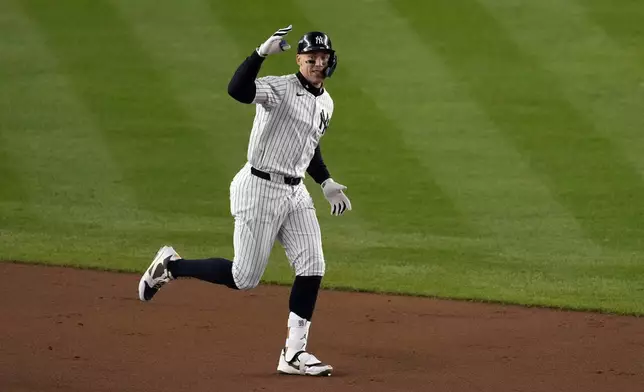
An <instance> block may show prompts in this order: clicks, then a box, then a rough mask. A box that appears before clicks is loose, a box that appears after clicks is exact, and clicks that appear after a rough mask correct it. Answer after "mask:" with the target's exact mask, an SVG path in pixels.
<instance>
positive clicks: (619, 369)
mask: <svg viewBox="0 0 644 392" xmlns="http://www.w3.org/2000/svg"><path fill="white" fill-rule="evenodd" d="M0 276H1V277H2V280H1V283H0V298H1V299H0V303H2V307H1V308H2V312H0V390H1V391H4V392H9V391H11V392H26V391H37V392H49V391H83V392H102V391H110V392H113V391H119V392H120V391H136V392H143V391H156V392H163V391H172V392H183V391H185V392H200V391H208V392H212V391H306V392H315V391H334V392H343V391H370V392H378V391H387V392H391V391H432V392H440V391H457V392H469V391H490V392H492V391H494V392H505V391H526V392H527V391H530V392H536V391H544V392H555V391H566V392H573V391H584V392H589V391H611V392H612V391H619V392H631V391H633V392H634V391H638V392H641V391H644V319H642V318H635V317H622V316H610V315H598V314H591V313H581V312H562V311H553V310H546V309H526V308H521V307H508V306H498V305H487V304H475V303H467V302H456V301H440V300H434V299H424V298H410V297H395V296H384V295H374V294H358V293H341V292H330V291H323V292H322V293H321V295H320V298H319V300H318V305H317V310H316V314H315V316H314V319H313V324H312V329H311V337H310V340H309V342H310V343H309V347H310V348H311V351H312V352H313V353H314V354H316V355H317V356H318V357H319V358H321V359H322V360H324V361H326V362H328V363H330V364H332V365H333V366H334V367H335V369H336V370H335V373H334V374H333V376H331V377H327V378H311V377H299V376H282V375H277V374H276V372H275V369H276V366H277V359H278V354H279V350H280V348H281V345H282V344H283V343H284V339H285V337H286V318H287V315H288V307H287V303H288V295H289V289H288V288H287V287H274V286H260V287H258V288H257V289H254V290H253V291H250V292H237V291H233V290H230V289H227V288H225V287H220V286H215V285H211V284H208V283H205V282H200V281H195V280H178V281H173V282H170V284H168V285H167V286H165V287H164V288H163V290H161V291H160V292H159V293H158V294H157V296H156V297H155V298H154V300H153V301H152V302H149V303H142V302H140V301H139V300H138V298H137V292H136V288H137V283H138V280H139V276H138V275H131V274H117V273H106V272H98V271H83V270H75V269H65V268H57V267H44V266H30V265H20V264H11V263H0Z"/></svg>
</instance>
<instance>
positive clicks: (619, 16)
mask: <svg viewBox="0 0 644 392" xmlns="http://www.w3.org/2000/svg"><path fill="white" fill-rule="evenodd" d="M570 1H571V2H575V3H576V4H578V5H580V6H582V7H583V8H585V11H586V12H585V13H586V15H588V16H589V17H590V18H592V20H593V21H594V22H595V23H596V24H597V25H598V26H601V28H602V29H603V30H604V32H605V33H606V34H608V35H609V36H610V37H611V38H612V39H613V40H614V41H616V42H618V43H619V44H620V46H621V47H622V48H623V49H624V50H627V51H628V52H629V54H630V55H631V56H632V57H633V59H634V60H636V61H637V63H638V70H639V71H642V69H643V66H644V51H642V45H644V3H642V2H641V1H640V0H617V1H603V0H570ZM640 75H641V76H644V72H640Z"/></svg>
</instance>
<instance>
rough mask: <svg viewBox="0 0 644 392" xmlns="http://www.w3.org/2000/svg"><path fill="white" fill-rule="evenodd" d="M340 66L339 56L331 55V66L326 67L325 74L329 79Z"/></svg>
mask: <svg viewBox="0 0 644 392" xmlns="http://www.w3.org/2000/svg"><path fill="white" fill-rule="evenodd" d="M337 66H338V55H336V54H335V52H333V54H332V55H331V58H330V59H329V64H328V65H327V66H326V69H325V70H324V74H325V76H326V77H327V78H330V77H331V75H333V72H335V67H337Z"/></svg>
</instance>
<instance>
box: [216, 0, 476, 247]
mask: <svg viewBox="0 0 644 392" xmlns="http://www.w3.org/2000/svg"><path fill="white" fill-rule="evenodd" d="M244 2H245V3H247V7H248V8H247V9H249V10H251V11H249V12H247V13H245V14H244V21H243V22H242V21H240V20H238V19H239V16H238V14H239V13H238V7H239V6H240V4H239V2H237V3H234V4H233V3H221V2H217V7H216V8H215V7H214V6H213V11H214V12H216V15H218V21H219V23H221V24H223V25H225V26H226V27H227V29H228V31H230V32H231V35H232V36H234V37H238V40H237V42H238V45H239V51H240V52H242V53H244V57H245V56H246V55H247V54H246V52H247V53H248V54H250V52H251V51H252V50H253V48H254V47H256V46H257V45H258V44H260V43H261V42H262V41H263V40H265V39H266V38H268V36H270V34H272V33H273V32H274V31H275V29H277V28H278V27H280V20H281V19H283V20H285V21H297V23H295V22H293V25H294V30H293V32H292V33H290V34H289V36H288V41H289V43H290V44H291V46H292V47H293V50H291V51H289V52H286V53H284V54H281V55H276V56H272V57H270V58H269V59H267V61H265V65H266V68H265V69H263V72H262V74H264V75H265V74H269V73H273V74H286V73H295V72H297V70H298V68H297V65H296V63H295V54H296V48H297V41H298V39H299V38H300V37H301V36H302V35H303V34H304V33H305V32H307V31H310V30H314V29H315V27H314V26H315V25H316V23H314V21H313V20H310V19H309V18H308V15H307V13H306V12H303V11H301V10H300V9H299V8H298V6H297V4H296V3H295V2H293V3H292V4H291V6H287V7H286V8H287V9H288V10H289V11H288V13H287V14H284V15H283V16H281V17H280V18H275V20H274V21H272V20H270V18H266V17H265V16H264V15H266V14H267V13H268V12H269V10H270V9H272V6H271V5H270V4H265V5H258V4H255V2H253V1H251V0H244ZM213 4H214V2H213ZM264 7H265V8H264ZM289 17H290V18H289ZM288 24H289V22H286V25H288ZM249 25H253V26H255V28H254V29H252V30H253V31H256V32H257V31H258V32H261V31H262V30H265V31H266V33H265V34H263V35H262V34H261V33H260V34H259V35H258V34H257V33H255V34H252V35H251V34H248V33H247V32H246V31H247V30H249V29H248V26H249ZM327 25H329V24H328V23H327ZM264 26H265V27H264ZM282 27H283V26H282ZM329 34H330V35H331V37H332V39H333V34H332V32H331V31H329ZM258 41H259V42H258ZM335 45H336V46H338V48H341V47H345V48H346V47H347V46H346V42H345V43H344V44H343V42H342V40H336V41H335ZM243 48H247V50H246V51H244V50H243ZM339 56H344V54H343V53H342V51H340V52H339ZM278 65H279V68H277V67H278ZM231 72H232V71H231ZM354 72H355V71H354V70H351V68H350V67H347V66H346V64H342V63H341V65H340V68H338V72H337V74H336V75H334V76H333V78H332V79H330V80H329V81H328V89H329V92H330V93H331V94H332V97H333V99H334V102H335V113H334V117H333V119H332V121H331V123H332V124H331V126H330V127H329V129H328V131H327V133H326V134H325V136H324V137H323V138H322V141H321V146H322V152H323V157H324V159H325V163H326V164H327V166H328V168H329V170H330V172H331V175H332V176H333V177H334V178H335V179H336V180H337V181H339V182H341V183H343V184H346V185H347V186H348V187H349V190H348V194H350V196H351V198H352V204H354V205H355V210H354V211H351V214H348V216H347V217H343V219H344V218H349V219H359V220H360V221H361V222H362V223H363V224H364V225H365V228H368V229H369V230H371V231H376V232H394V233H404V232H411V233H416V232H418V231H423V232H425V233H429V234H433V235H440V236H456V237H458V236H461V235H465V234H467V233H468V232H469V230H470V229H469V228H468V227H467V224H465V223H464V220H463V219H461V216H460V214H459V212H458V211H457V210H456V209H455V208H454V206H453V204H452V202H451V199H450V198H449V197H447V196H446V195H445V194H444V193H443V191H442V190H441V189H440V187H438V186H437V185H436V183H435V181H434V180H433V178H432V176H431V174H430V173H428V172H427V170H426V168H423V166H422V164H421V163H420V162H419V161H418V159H416V157H415V155H414V154H413V153H409V152H408V149H407V146H406V145H405V143H404V140H403V139H402V135H403V132H402V130H401V129H399V128H398V127H397V126H396V124H394V123H392V122H391V121H389V120H388V119H387V118H386V117H385V116H384V115H383V113H382V112H381V109H380V108H379V107H378V106H377V105H376V104H375V102H374V101H373V99H372V98H371V97H370V96H368V95H367V94H365V93H364V92H363V91H362V86H361V85H360V84H359V83H355V82H354V80H355V77H356V75H355V74H354ZM403 179H404V180H403ZM374 190H375V191H374ZM401 190H404V191H401ZM311 193H317V194H319V193H320V192H319V187H318V186H317V185H314V186H312V187H311ZM394 195H398V196H397V197H392V196H394ZM317 205H318V209H319V210H320V211H324V212H326V211H327V209H328V208H327V206H328V203H327V202H326V201H325V200H324V199H321V200H320V202H319V203H318V204H317ZM420 205H422V206H423V208H419V206H420ZM320 215H324V216H326V215H328V214H326V213H323V214H320ZM349 215H351V216H353V217H351V216H349ZM401 216H404V218H403V219H400V217H401Z"/></svg>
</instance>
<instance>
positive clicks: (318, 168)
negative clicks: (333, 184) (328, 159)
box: [306, 144, 331, 184]
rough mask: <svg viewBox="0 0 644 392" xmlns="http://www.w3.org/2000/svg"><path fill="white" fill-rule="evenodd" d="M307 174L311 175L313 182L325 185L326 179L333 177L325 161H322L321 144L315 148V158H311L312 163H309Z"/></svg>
mask: <svg viewBox="0 0 644 392" xmlns="http://www.w3.org/2000/svg"><path fill="white" fill-rule="evenodd" d="M306 172H307V173H309V175H310V176H311V178H313V180H315V182H317V183H318V184H321V183H323V182H324V181H325V180H326V179H328V178H330V177H331V175H330V174H329V170H328V169H327V168H326V165H325V164H324V160H322V152H321V151H320V145H319V144H318V146H317V147H315V153H314V154H313V158H311V162H310V163H309V167H308V168H307V169H306Z"/></svg>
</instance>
